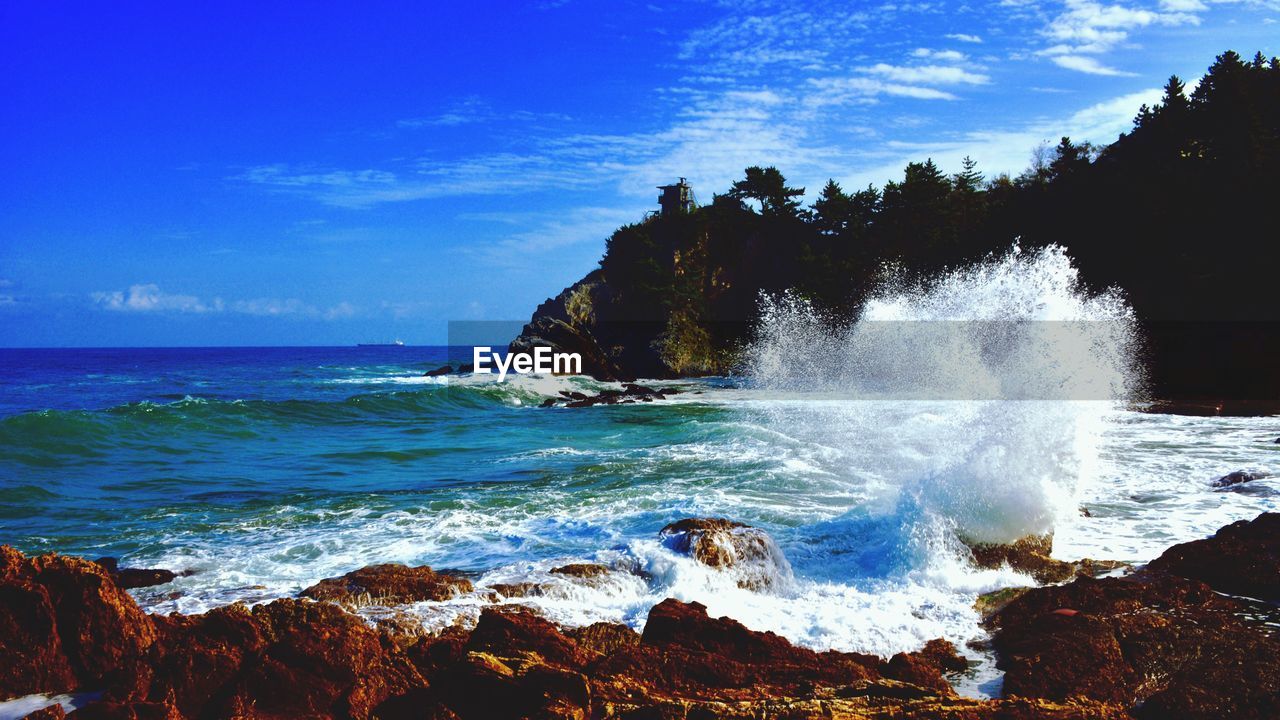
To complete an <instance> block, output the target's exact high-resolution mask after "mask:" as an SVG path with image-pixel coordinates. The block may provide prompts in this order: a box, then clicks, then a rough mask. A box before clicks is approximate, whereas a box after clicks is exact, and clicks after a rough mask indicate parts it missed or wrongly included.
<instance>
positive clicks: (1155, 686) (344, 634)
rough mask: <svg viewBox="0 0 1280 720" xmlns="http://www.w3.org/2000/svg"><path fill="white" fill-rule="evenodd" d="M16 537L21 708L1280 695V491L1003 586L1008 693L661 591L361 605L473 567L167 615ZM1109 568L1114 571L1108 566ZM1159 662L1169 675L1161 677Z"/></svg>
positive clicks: (900, 708)
mask: <svg viewBox="0 0 1280 720" xmlns="http://www.w3.org/2000/svg"><path fill="white" fill-rule="evenodd" d="M661 537H662V538H663V542H664V543H666V544H667V545H668V547H671V548H672V549H674V550H677V551H678V552H682V553H685V554H687V555H689V556H690V557H692V558H694V559H696V560H697V561H698V562H699V563H702V564H704V565H707V566H709V567H714V568H719V569H720V570H721V571H723V572H729V573H736V574H735V575H734V577H735V578H737V581H738V583H739V584H740V585H742V586H743V587H752V588H755V589H757V590H765V589H767V588H768V586H769V585H770V584H771V583H775V582H778V581H779V575H778V568H777V562H778V558H777V556H776V555H775V554H774V553H775V551H776V546H773V544H772V541H771V539H769V538H768V536H767V535H765V534H764V533H763V532H761V531H759V530H756V529H755V528H751V527H749V526H745V525H742V524H741V523H736V522H733V521H730V520H721V519H697V518H690V519H688V520H685V521H681V522H679V523H673V524H671V525H669V526H667V527H666V528H664V529H663V531H662V533H661ZM1003 547H1004V548H1005V550H1004V551H1003V552H999V553H995V554H992V551H991V549H989V548H988V549H986V550H985V551H984V552H983V553H975V557H978V556H981V557H980V558H979V559H981V560H985V561H986V562H987V563H996V564H1009V565H1013V566H1015V567H1022V568H1024V569H1027V570H1029V571H1032V570H1040V571H1043V570H1044V569H1045V565H1044V561H1045V560H1046V559H1047V556H1046V555H1045V550H1046V549H1045V548H1044V547H1043V546H1040V545H1036V544H1034V543H1026V544H1015V545H1013V546H1003ZM0 553H2V554H0V623H4V626H5V627H9V628H13V629H15V630H17V629H24V628H25V629H24V631H23V632H20V633H19V632H11V633H5V634H0V642H2V643H4V644H5V645H6V646H5V647H4V648H2V649H3V655H4V656H5V657H8V658H11V659H16V660H18V662H17V663H16V664H14V665H13V666H12V667H10V668H9V669H7V670H6V671H5V672H0V694H2V695H3V696H4V697H5V701H0V708H4V707H6V706H9V703H10V702H12V701H13V700H15V699H19V698H22V699H25V701H26V702H27V703H28V705H30V704H32V703H33V702H35V701H36V700H37V699H38V698H32V697H29V696H31V695H32V694H41V695H44V696H53V695H61V694H65V693H84V692H89V693H94V692H97V693H100V695H98V696H96V697H97V698H98V699H97V700H96V701H95V702H91V703H89V704H88V705H86V706H85V707H84V708H83V709H81V710H79V711H78V712H76V713H73V716H74V717H77V718H94V717H112V718H114V717H198V716H223V715H226V714H233V715H243V716H246V717H289V716H296V715H300V714H306V715H315V716H320V717H379V718H398V717H424V716H426V717H440V718H472V717H476V718H479V717H530V716H537V717H576V718H588V717H601V718H603V717H635V718H639V717H710V716H716V717H750V716H755V715H756V714H759V713H760V712H766V713H776V714H777V716H779V717H811V716H813V715H814V713H816V712H819V710H820V709H821V712H824V713H829V716H831V717H851V718H852V717H889V716H893V717H908V718H910V717H966V718H985V717H997V716H999V717H1006V716H1008V715H1009V714H1010V713H1014V714H1015V716H1017V717H1045V718H1067V717H1081V718H1083V717H1117V718H1120V717H1165V716H1168V715H1158V714H1152V713H1153V712H1155V711H1154V710H1152V709H1151V708H1162V710H1161V711H1162V712H1166V711H1167V712H1169V713H1174V714H1175V715H1176V716H1185V717H1215V716H1216V715H1214V713H1219V714H1220V713H1222V712H1224V711H1227V710H1230V711H1233V712H1238V711H1249V712H1260V713H1264V714H1262V715H1256V716H1265V713H1266V712H1276V711H1280V694H1278V691H1280V664H1276V663H1274V662H1271V660H1275V659H1280V639H1277V638H1275V637H1272V636H1271V633H1270V632H1268V631H1267V630H1266V629H1265V627H1266V626H1265V625H1264V624H1263V621H1262V620H1259V619H1256V618H1255V619H1249V617H1248V616H1251V615H1252V616H1258V615H1259V614H1261V615H1263V616H1266V614H1267V612H1268V608H1270V611H1274V609H1275V603H1276V602H1278V601H1280V514H1274V513H1264V514H1263V515H1260V516H1258V517H1257V518H1255V519H1253V520H1249V521H1241V522H1237V523H1233V524H1232V525H1229V526H1227V527H1225V528H1223V529H1222V530H1220V531H1219V532H1218V533H1217V534H1216V535H1214V536H1213V537H1212V538H1206V539H1203V540H1196V541H1192V542H1189V543H1183V544H1180V545H1175V546H1173V547H1172V548H1170V549H1168V550H1166V551H1165V553H1164V554H1162V555H1161V556H1160V557H1159V558H1157V559H1156V560H1153V561H1152V562H1151V563H1149V564H1147V565H1146V566H1144V567H1142V568H1139V569H1136V570H1132V571H1130V572H1127V573H1125V574H1123V575H1118V576H1117V575H1116V573H1117V572H1119V571H1118V570H1117V569H1116V568H1114V567H1106V568H1099V567H1097V566H1095V565H1090V564H1088V563H1086V562H1081V563H1076V564H1068V563H1063V564H1062V565H1054V566H1053V572H1054V573H1055V577H1058V578H1059V579H1063V580H1066V579H1068V577H1069V578H1071V579H1069V581H1068V582H1064V583H1061V584H1047V585H1042V586H1039V587H1033V588H1022V589H1015V590H1013V591H1008V592H998V593H988V594H987V595H984V596H983V598H982V599H980V602H982V603H984V606H983V607H982V608H981V609H982V611H983V612H982V616H983V618H984V620H983V622H984V624H985V626H986V627H987V628H988V630H989V631H990V633H991V649H992V650H993V651H994V653H995V655H996V657H997V658H998V661H997V663H998V667H999V668H1000V669H1001V670H1003V671H1004V672H1005V676H1004V683H1005V695H1004V697H1001V698H997V699H989V700H981V699H973V698H962V697H959V696H958V695H957V694H956V692H955V689H954V685H955V681H956V679H957V678H958V677H959V674H961V673H963V672H964V671H965V670H967V669H968V666H969V665H968V663H967V662H966V661H965V660H964V659H963V657H962V656H961V655H959V654H958V653H957V649H956V648H955V647H954V646H953V645H951V643H949V642H947V641H945V640H942V639H938V640H933V641H930V642H929V643H927V644H926V645H925V646H924V647H922V648H920V649H917V650H916V651H913V652H908V653H898V654H897V655H894V656H893V657H891V658H887V659H886V658H877V657H874V656H870V655H865V654H861V653H847V652H837V651H826V652H817V651H814V650H809V649H805V648H802V647H799V646H796V645H793V644H792V643H791V642H789V641H787V640H785V639H784V638H782V637H780V636H778V635H775V634H773V633H769V632H757V631H753V630H749V629H748V628H746V627H745V626H743V625H741V624H740V623H738V622H737V621H736V620H733V619H730V618H727V617H726V618H719V619H716V618H712V617H710V616H709V615H708V614H707V613H706V609H705V607H704V606H702V605H700V604H698V603H683V602H680V601H678V600H674V599H668V600H665V601H663V602H661V603H659V604H658V605H656V606H654V608H653V609H651V610H650V616H649V619H648V620H647V622H646V624H645V627H644V629H643V632H642V633H636V632H635V631H634V630H632V629H630V628H628V627H626V626H624V625H618V624H616V623H607V622H598V623H595V624H592V625H588V626H582V627H573V628H565V627H558V626H556V625H555V624H554V623H552V622H550V621H549V620H547V619H546V618H544V617H542V616H541V615H539V614H537V613H536V612H534V611H532V610H530V609H529V608H517V607H512V606H503V605H499V604H496V603H495V604H493V605H491V606H489V607H485V608H483V609H482V610H481V612H480V615H479V620H478V622H477V623H476V625H475V626H474V627H472V628H467V627H462V626H455V627H452V628H448V629H445V630H443V631H441V632H439V633H435V634H430V635H426V634H420V633H416V632H415V631H414V629H413V628H412V627H411V626H407V625H404V624H403V622H402V621H403V618H399V619H397V618H396V617H395V615H394V614H392V615H390V616H388V619H387V620H386V621H383V622H370V621H369V620H368V619H367V618H365V617H361V616H357V615H355V614H353V612H352V611H353V610H356V609H359V608H361V607H367V606H369V605H371V604H379V603H380V604H382V605H383V606H386V607H388V608H394V607H395V606H396V605H397V604H406V603H412V602H417V601H423V600H427V601H430V600H441V599H448V598H451V597H454V596H455V595H456V594H457V593H458V592H460V591H466V590H471V589H472V588H471V583H470V581H469V580H468V579H467V578H465V577H462V576H459V575H456V574H451V573H448V572H446V571H441V572H437V571H433V570H431V569H430V568H426V567H420V568H408V567H405V566H399V565H377V566H370V567H366V568H362V569H360V570H356V571H353V572H351V573H348V574H347V575H344V576H341V577H338V578H330V579H328V580H324V581H322V582H320V583H318V584H317V585H315V586H312V587H311V588H308V589H307V590H304V591H303V592H302V593H299V598H298V599H278V600H273V601H271V602H267V603H262V604H258V605H256V606H254V607H252V608H250V607H248V606H245V605H243V604H236V605H230V606H225V607H222V608H218V609H215V610H211V611H209V612H206V613H202V614H199V615H186V616H184V615H178V614H172V615H154V614H148V613H145V612H143V611H142V610H141V608H140V607H139V606H138V604H137V603H136V602H135V601H134V600H133V598H132V597H130V596H129V595H128V594H127V593H125V591H124V590H122V589H121V588H120V586H119V585H118V584H117V583H116V581H115V580H114V579H113V577H115V576H113V574H112V572H111V569H110V567H109V566H107V565H101V564H98V563H93V562H89V561H86V560H80V559H76V558H70V557H65V556H60V555H44V556H36V557H33V558H27V557H25V556H23V555H22V554H21V553H18V552H17V551H15V550H13V549H11V548H8V547H5V548H4V549H3V551H0ZM1052 562H1054V563H1061V561H1052ZM1064 566H1065V567H1064ZM771 568H772V570H770V569H771ZM1100 569H1102V570H1106V571H1109V572H1111V573H1112V576H1111V577H1106V578H1103V579H1095V578H1094V577H1093V575H1094V574H1095V572H1097V571H1098V570H1100ZM615 571H616V570H615V569H611V568H607V567H604V566H601V565H593V564H587V563H580V564H575V565H567V566H563V567H559V568H556V569H555V570H554V571H553V572H556V573H557V574H559V575H562V576H564V577H566V578H572V579H573V580H574V581H575V582H588V583H589V582H592V581H594V580H597V579H599V578H600V577H602V576H604V575H606V574H607V573H610V572H615ZM123 572H128V571H123ZM1064 572H1065V573H1066V574H1067V576H1066V577H1064V575H1063V573H1064ZM507 591H508V592H511V593H513V594H519V593H534V592H537V588H536V587H514V586H513V587H511V588H508V589H507ZM992 596H995V597H992ZM1241 596H1243V597H1245V598H1252V599H1251V600H1242V599H1239V598H1240V597H1241ZM1135 611H1136V612H1135ZM41 618H43V621H41ZM1135 618H1140V619H1138V620H1135ZM42 628H43V629H44V631H45V632H44V634H43V635H42V634H41V629H42ZM1120 647H1128V648H1130V650H1129V651H1126V652H1117V649H1118V648H1120ZM1135 647H1136V648H1138V649H1139V652H1138V653H1137V654H1136V655H1135V654H1134V653H1133V648H1135ZM974 649H977V648H974ZM1224 653H1225V654H1227V655H1230V654H1232V653H1236V654H1238V655H1240V661H1241V662H1245V661H1248V666H1249V667H1251V668H1252V669H1251V670H1250V672H1249V673H1247V675H1248V677H1245V674H1241V673H1239V672H1234V671H1231V670H1230V668H1233V667H1237V665H1231V664H1224V663H1223V662H1220V661H1221V656H1222V655H1223V654H1224ZM1188 658H1191V659H1188ZM1197 658H1198V660H1197ZM1206 658H1215V661H1214V667H1199V666H1195V667H1194V668H1192V667H1188V664H1189V663H1190V664H1191V665H1194V664H1195V663H1196V662H1200V663H1201V664H1203V663H1204V662H1206ZM1135 663H1136V664H1137V665H1136V666H1135ZM1233 672H1234V674H1233ZM1153 673H1154V674H1155V675H1156V676H1159V675H1161V674H1163V675H1164V679H1163V681H1152V680H1150V677H1151V676H1152V674H1153ZM1233 678H1234V679H1233ZM278 682H288V683H291V687H292V689H291V690H290V691H289V692H285V693H283V694H280V695H275V694H274V693H273V692H272V691H269V690H268V689H267V688H269V687H272V686H273V685H274V684H275V683H278ZM264 683H265V684H264ZM1206 693H1208V694H1207V695H1206ZM1268 693H1271V694H1268ZM89 697H90V698H92V697H94V696H89ZM427 708H430V709H429V711H427V712H426V713H425V715H424V712H423V711H424V709H427ZM60 712H61V710H60V709H56V710H55V709H47V710H40V711H38V712H37V713H36V714H33V715H32V717H36V718H39V717H61V716H62V715H60V714H59V713H60ZM40 713H43V714H40ZM672 713H675V714H672Z"/></svg>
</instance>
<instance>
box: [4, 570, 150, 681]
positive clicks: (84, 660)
mask: <svg viewBox="0 0 1280 720" xmlns="http://www.w3.org/2000/svg"><path fill="white" fill-rule="evenodd" d="M154 641H155V630H154V628H153V627H152V624H151V621H150V619H149V618H148V617H147V615H146V614H145V613H143V612H142V610H140V609H139V608H138V606H137V604H135V603H134V601H133V598H131V597H129V594H128V593H126V592H125V591H124V590H122V589H121V588H120V587H119V586H117V585H116V584H115V583H114V582H113V581H112V580H111V577H110V574H109V573H108V572H107V570H106V569H105V568H103V567H102V566H100V565H98V564H96V563H93V562H89V561H87V560H81V559H79V558H71V557H65V556H61V555H39V556H36V557H31V558H28V557H26V556H24V555H23V554H22V553H20V552H18V551H17V550H15V549H13V548H11V547H9V546H0V658H3V659H4V661H3V662H0V698H7V697H16V696H21V695H29V694H32V693H38V692H45V693H58V692H64V691H66V690H70V689H72V688H75V687H82V686H83V687H101V686H103V685H106V684H108V683H109V682H111V681H112V680H113V679H114V678H115V676H117V675H120V674H124V675H128V674H131V673H135V672H138V670H137V667H136V666H137V665H138V663H139V660H140V659H141V658H142V657H143V656H144V654H145V653H146V652H147V650H148V648H149V647H150V646H151V644H152V643H153V642H154Z"/></svg>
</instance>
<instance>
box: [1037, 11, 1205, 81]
mask: <svg viewBox="0 0 1280 720" xmlns="http://www.w3.org/2000/svg"><path fill="white" fill-rule="evenodd" d="M1160 7H1161V10H1160V11H1156V10H1149V9H1146V8H1135V7H1128V6H1125V5H1119V4H1115V5H1104V4H1102V3H1099V2H1095V1H1094V0H1067V1H1066V3H1065V9H1064V10H1063V12H1061V13H1059V14H1057V15H1055V16H1054V17H1053V18H1052V19H1050V20H1049V22H1048V23H1047V24H1046V25H1045V26H1044V28H1042V29H1041V31H1040V34H1041V35H1042V36H1043V37H1045V38H1046V39H1048V40H1049V41H1050V42H1051V44H1050V45H1049V46H1048V47H1045V48H1044V49H1042V50H1040V51H1039V53H1038V54H1040V55H1043V56H1047V57H1049V58H1050V59H1051V60H1052V61H1053V62H1054V63H1055V64H1056V65H1058V66H1059V67H1063V68H1066V69H1068V70H1076V71H1078V72H1083V73H1088V74H1090V75H1112V76H1115V75H1127V74H1128V73H1124V72H1121V71H1119V70H1116V69H1114V68H1111V67H1109V66H1107V65H1105V64H1104V63H1103V62H1102V61H1100V60H1096V59H1091V58H1087V57H1085V56H1086V55H1103V54H1107V53H1110V52H1112V51H1114V50H1115V49H1116V48H1118V47H1120V46H1121V45H1123V44H1125V43H1127V42H1128V41H1129V35H1130V33H1131V32H1132V31H1134V30H1138V29H1143V28H1148V27H1151V26H1154V25H1163V26H1168V27H1174V26H1179V25H1198V24H1200V17H1199V16H1198V15H1195V14H1194V13H1195V12H1198V11H1201V10H1204V9H1206V8H1205V6H1204V5H1203V4H1201V3H1200V2H1198V0H1165V1H1163V2H1161V5H1160Z"/></svg>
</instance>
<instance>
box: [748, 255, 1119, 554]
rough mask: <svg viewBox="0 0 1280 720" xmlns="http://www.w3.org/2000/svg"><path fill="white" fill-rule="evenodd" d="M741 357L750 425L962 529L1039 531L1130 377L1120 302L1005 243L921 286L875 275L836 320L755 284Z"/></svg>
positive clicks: (1052, 519) (886, 497)
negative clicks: (852, 314) (768, 400)
mask: <svg viewBox="0 0 1280 720" xmlns="http://www.w3.org/2000/svg"><path fill="white" fill-rule="evenodd" d="M762 310H763V312H762V319H761V321H760V326H759V331H758V334H757V339H756V341H755V342H754V344H753V345H752V346H751V347H750V348H749V349H748V353H747V367H748V370H749V375H750V376H751V378H752V379H753V381H754V384H755V386H756V387H757V388H760V389H763V390H766V391H772V392H774V393H775V400H774V402H773V403H772V404H770V405H769V406H768V407H767V409H766V411H765V413H764V415H765V416H766V419H765V421H764V422H765V423H766V424H771V425H773V426H775V427H779V428H783V429H785V431H786V432H787V433H789V434H790V435H792V436H795V437H801V438H805V439H808V440H812V441H815V442H818V443H820V444H822V445H824V446H828V447H834V448H844V450H843V452H842V460H843V461H844V467H843V468H841V469H840V472H841V473H842V474H843V475H844V476H845V478H846V479H847V482H848V483H849V484H850V486H851V487H852V488H853V489H855V490H856V491H858V492H861V493H862V494H863V495H864V496H865V506H866V507H867V508H871V509H874V510H876V511H878V512H879V513H881V514H885V513H888V514H891V515H895V516H904V517H909V518H911V520H910V521H909V522H906V523H904V524H903V527H905V528H907V529H908V530H910V529H911V528H914V527H915V526H916V525H919V524H937V525H939V526H942V527H945V528H947V529H948V530H949V531H950V532H951V533H952V534H954V535H958V536H961V537H963V538H965V539H967V540H970V541H978V542H1010V541H1013V540H1016V539H1018V538H1019V537H1023V536H1026V535H1033V534H1043V533H1048V532H1052V531H1053V528H1054V526H1055V523H1056V522H1057V520H1058V519H1060V518H1062V517H1064V516H1066V515H1067V514H1069V513H1074V512H1075V511H1076V505H1075V500H1076V497H1077V496H1078V494H1079V492H1080V491H1081V489H1082V487H1083V486H1084V485H1085V484H1087V483H1088V482H1090V481H1091V480H1092V478H1093V477H1094V476H1095V474H1096V472H1095V470H1096V465H1097V451H1096V446H1097V439H1098V436H1099V434H1100V433H1102V432H1104V431H1105V428H1106V426H1107V422H1108V420H1107V418H1108V417H1109V416H1110V414H1111V413H1113V411H1114V410H1115V409H1116V407H1117V403H1119V402H1123V401H1126V400H1127V399H1128V398H1130V397H1132V396H1133V394H1134V393H1136V392H1137V391H1138V389H1139V388H1140V387H1141V380H1142V376H1141V372H1140V368H1139V366H1138V364H1137V362H1136V359H1135V358H1136V357H1137V355H1136V350H1137V348H1138V340H1139V336H1138V333H1137V330H1136V322H1135V319H1134V315H1133V312H1132V311H1131V310H1130V308H1129V307H1128V306H1127V305H1126V304H1125V302H1124V299H1123V297H1122V296H1121V295H1120V294H1119V293H1117V292H1115V291H1106V292H1102V293H1098V294H1089V293H1088V292H1086V291H1085V290H1084V289H1083V287H1082V285H1081V283H1080V279H1079V276H1078V273H1077V271H1076V269H1075V268H1074V267H1073V266H1072V264H1071V261H1070V259H1069V258H1068V257H1067V255H1066V253H1065V251H1064V250H1063V249H1062V248H1060V247H1049V248H1045V249H1043V250H1040V251H1038V252H1030V253H1028V252H1024V251H1022V250H1020V249H1019V248H1017V247H1015V248H1013V249H1012V250H1011V251H1010V252H1009V253H1008V254H1007V255H1005V256H1004V257H1001V258H993V259H991V260H989V261H987V262H984V263H980V264H978V265H975V266H972V267H968V268H964V269H961V270H957V271H954V272H951V273H948V274H945V275H943V276H940V277H938V278H935V279H934V280H933V281H932V282H929V283H927V284H910V283H903V282H895V281H892V280H891V281H890V282H888V283H886V284H885V285H884V286H883V287H882V288H881V289H880V290H878V291H877V292H875V293H873V294H872V295H871V296H870V298H869V299H868V301H867V302H866V304H865V306H864V307H863V309H862V312H861V314H860V315H859V316H858V317H856V318H853V319H852V320H851V321H847V322H840V321H839V320H838V319H833V318H830V317H827V316H824V315H823V314H822V313H820V312H818V311H817V310H815V309H814V308H813V307H812V306H811V305H810V304H809V303H808V302H806V301H805V300H804V299H802V298H800V297H798V296H796V295H794V294H787V295H783V296H778V297H766V298H764V300H763V302H762Z"/></svg>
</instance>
